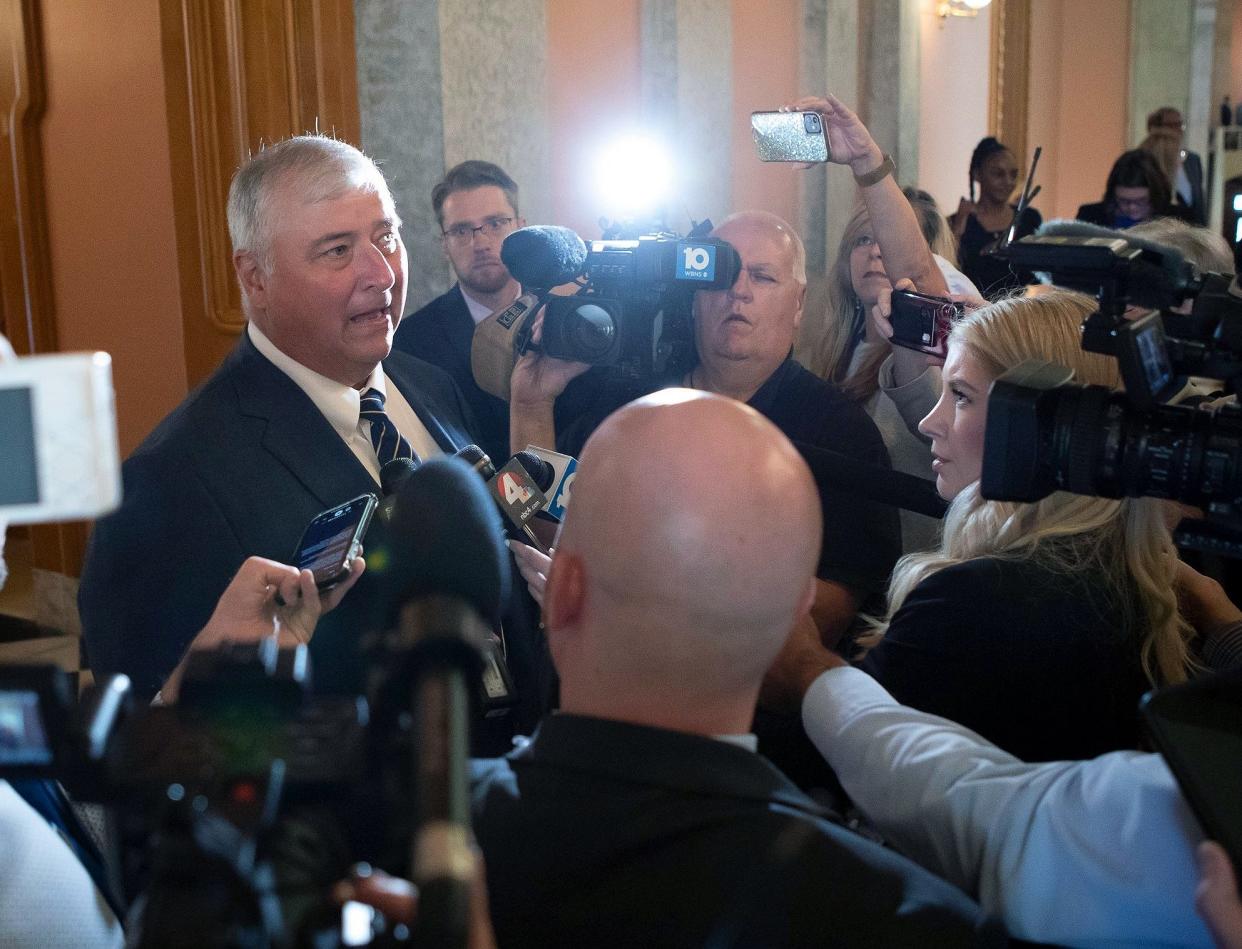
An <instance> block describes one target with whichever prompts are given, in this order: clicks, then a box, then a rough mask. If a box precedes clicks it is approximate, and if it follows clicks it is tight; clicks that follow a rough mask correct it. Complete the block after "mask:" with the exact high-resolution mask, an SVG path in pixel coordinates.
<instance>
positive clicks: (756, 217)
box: [713, 211, 806, 287]
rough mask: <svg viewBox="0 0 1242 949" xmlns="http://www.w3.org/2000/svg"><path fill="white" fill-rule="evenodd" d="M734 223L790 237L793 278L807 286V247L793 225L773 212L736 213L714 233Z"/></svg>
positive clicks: (724, 221) (716, 228)
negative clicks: (773, 231)
mask: <svg viewBox="0 0 1242 949" xmlns="http://www.w3.org/2000/svg"><path fill="white" fill-rule="evenodd" d="M734 222H744V223H745V222H751V223H755V224H764V225H767V226H768V227H770V228H772V229H773V230H775V231H780V232H782V233H784V234H787V235H788V236H789V240H790V242H791V243H792V244H793V276H794V280H796V281H797V282H798V283H800V284H802V285H803V286H804V287H805V286H806V245H804V244H803V243H802V238H801V237H799V236H798V232H797V231H796V230H794V227H793V225H792V224H790V223H789V222H788V221H786V220H785V219H784V218H783V217H781V216H780V215H778V214H773V213H772V212H771V211H735V212H734V213H733V214H730V215H729V216H728V217H727V218H725V219H724V220H723V221H721V222H720V223H719V224H717V225H716V227H715V229H714V231H713V233H715V231H719V230H720V229H721V228H722V227H724V226H725V225H726V224H732V223H734Z"/></svg>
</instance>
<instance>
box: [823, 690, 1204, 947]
mask: <svg viewBox="0 0 1242 949" xmlns="http://www.w3.org/2000/svg"><path fill="white" fill-rule="evenodd" d="M802 719H803V723H804V724H805V726H806V730H807V734H808V735H810V737H811V740H812V741H813V742H814V743H815V745H816V747H817V748H819V750H820V753H821V754H823V756H824V757H825V758H826V759H827V760H828V763H829V764H830V765H831V766H832V769H833V770H834V771H835V772H836V774H837V777H838V778H840V780H841V783H842V784H843V785H844V787H845V790H846V791H847V792H848V793H849V795H850V797H851V798H852V799H853V800H854V802H855V804H857V805H858V807H859V808H860V809H861V810H862V811H863V812H864V813H865V814H866V815H867V817H868V818H869V819H870V820H872V821H873V822H874V823H875V825H876V827H877V828H878V829H879V830H880V832H881V833H882V834H884V836H885V837H886V838H888V839H889V840H890V841H891V842H892V843H893V844H894V845H895V846H896V847H897V848H898V849H900V850H901V851H903V852H904V853H906V854H907V855H908V856H910V857H911V858H913V859H914V860H915V861H917V862H918V863H920V864H922V865H923V866H925V867H927V868H928V869H929V870H931V871H932V872H934V873H937V874H939V875H940V876H942V877H944V878H945V879H947V880H949V881H950V882H951V883H954V884H956V885H957V886H960V887H961V888H962V889H964V890H965V891H966V892H967V893H970V894H972V895H974V896H975V897H976V898H977V899H978V900H979V903H980V904H981V905H982V906H983V908H984V909H986V910H988V911H989V912H992V913H995V914H996V915H997V916H999V917H1000V918H1001V919H1003V920H1004V922H1005V925H1006V926H1007V927H1008V928H1009V931H1010V933H1011V934H1012V935H1014V936H1015V937H1017V938H1020V939H1027V940H1031V941H1035V942H1050V943H1055V944H1057V945H1065V946H1085V947H1120V946H1211V945H1212V941H1211V937H1210V936H1209V934H1208V930H1207V927H1206V926H1205V925H1204V923H1203V922H1202V921H1201V920H1200V919H1199V918H1198V917H1197V916H1196V915H1195V911H1194V891H1195V886H1196V883H1197V880H1198V874H1197V869H1196V864H1195V854H1194V850H1195V847H1196V846H1197V845H1198V844H1199V842H1200V841H1201V840H1202V839H1203V832H1202V830H1201V829H1200V828H1199V825H1198V823H1197V822H1196V821H1195V819H1194V817H1193V815H1192V814H1191V812H1190V809H1189V807H1188V806H1187V804H1186V802H1185V800H1184V799H1183V798H1182V796H1181V793H1180V792H1179V791H1178V788H1177V783H1176V782H1175V781H1174V779H1173V776H1172V775H1171V774H1170V772H1169V770H1168V768H1167V767H1165V764H1164V760H1163V759H1162V758H1161V757H1160V756H1159V755H1154V754H1142V753H1139V752H1133V751H1118V752H1113V753H1112V754H1107V755H1103V756H1101V757H1099V758H1095V759H1093V760H1090V761H1054V762H1047V763H1043V764H1026V763H1023V762H1021V761H1019V760H1018V759H1016V758H1014V757H1013V756H1011V755H1009V754H1007V753H1006V752H1004V751H1001V750H1000V749H999V748H997V747H995V746H994V745H991V744H989V743H988V742H987V741H985V740H984V739H983V738H981V737H979V736H978V735H976V734H975V733H974V732H972V731H970V730H969V729H966V728H963V727H962V726H961V725H956V724H954V723H953V722H949V721H946V720H945V719H943V718H938V717H936V716H935V715H928V714H925V713H923V712H918V711H915V710H914V709H911V708H907V707H905V706H903V705H900V704H899V703H898V702H897V701H896V699H894V698H893V697H892V696H891V695H889V694H888V693H887V692H886V691H885V690H884V688H883V687H882V686H881V685H880V684H879V683H878V682H876V681H875V680H874V679H872V678H871V677H870V676H868V675H867V674H866V673H865V672H862V671H860V670H858V669H851V668H843V669H833V670H831V671H829V672H825V673H824V674H823V675H821V676H820V677H819V678H818V679H816V680H815V682H814V684H813V685H812V686H811V688H810V689H809V690H807V693H806V696H805V697H804V698H803V701H802Z"/></svg>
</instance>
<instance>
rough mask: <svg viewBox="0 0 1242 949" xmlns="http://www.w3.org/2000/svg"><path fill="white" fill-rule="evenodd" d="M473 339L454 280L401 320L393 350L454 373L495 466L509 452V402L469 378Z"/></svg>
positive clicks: (466, 310)
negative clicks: (421, 306)
mask: <svg viewBox="0 0 1242 949" xmlns="http://www.w3.org/2000/svg"><path fill="white" fill-rule="evenodd" d="M473 340H474V319H473V318H472V317H471V316H470V310H469V308H468V307H467V306H466V298H465V297H464V296H462V292H461V287H460V286H459V285H458V284H454V285H453V287H452V289H450V290H449V291H448V292H447V293H444V294H441V295H440V296H438V297H436V298H435V299H434V300H432V301H431V302H430V303H428V304H427V305H426V306H425V307H423V308H422V309H421V310H417V311H415V312H414V313H411V314H410V315H409V316H407V317H406V318H405V319H403V320H402V321H401V324H400V325H399V326H398V327H397V335H396V336H394V337H393V341H392V345H393V349H396V350H400V351H401V352H405V353H409V354H410V355H411V356H416V357H418V358H419V359H424V360H426V361H427V362H429V363H432V364H433V365H436V366H439V367H440V368H441V369H443V370H444V371H445V372H447V373H448V374H449V375H450V376H452V377H453V381H454V382H456V383H457V385H458V387H460V389H461V391H462V394H463V395H464V396H465V397H466V402H467V403H468V404H469V406H470V410H471V411H472V412H473V413H474V418H475V422H476V423H477V425H476V431H475V434H476V435H477V436H478V439H479V446H480V447H481V448H482V449H483V450H484V451H485V452H487V453H488V455H489V456H491V458H492V459H493V460H495V461H496V463H497V465H499V464H500V461H501V459H504V458H508V457H509V454H510V453H509V451H508V447H509V403H508V402H506V401H504V400H503V399H498V398H496V397H495V396H494V395H491V394H490V393H487V392H484V391H483V390H482V389H480V388H479V386H478V383H476V382H475V381H474V371H473V370H472V369H471V368H470V345H471V343H472V341H473ZM522 447H525V446H522Z"/></svg>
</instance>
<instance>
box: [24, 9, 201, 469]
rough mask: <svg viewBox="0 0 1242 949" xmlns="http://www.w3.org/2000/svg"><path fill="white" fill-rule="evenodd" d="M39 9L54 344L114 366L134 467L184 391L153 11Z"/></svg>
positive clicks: (125, 444) (125, 445) (124, 440)
mask: <svg viewBox="0 0 1242 949" xmlns="http://www.w3.org/2000/svg"><path fill="white" fill-rule="evenodd" d="M41 6H42V12H43V38H44V48H45V51H46V56H47V91H48V110H47V117H46V121H45V123H44V126H43V150H44V163H45V169H46V177H47V203H48V231H49V239H50V243H51V254H52V276H53V286H54V293H55V304H56V323H57V332H58V333H59V339H60V347H61V349H62V350H78V349H103V350H107V351H108V352H110V353H111V354H112V359H113V371H114V374H115V385H116V391H117V415H118V422H119V428H120V440H121V451H122V453H123V454H128V453H129V452H130V451H131V450H132V449H133V448H134V447H135V446H136V445H137V443H138V442H139V441H140V440H141V439H142V438H143V437H144V436H145V435H146V434H147V432H149V431H150V430H151V429H152V428H153V427H154V426H155V424H156V423H157V422H159V420H160V419H161V418H162V417H163V416H164V415H166V414H167V413H168V411H169V410H170V409H172V408H173V406H175V405H176V404H177V403H178V402H179V401H180V400H181V399H182V398H183V397H184V395H185V392H186V373H185V365H184V357H183V345H182V334H181V305H180V300H179V297H178V292H179V291H178V278H177V260H176V251H177V248H176V240H175V238H174V234H173V210H172V185H171V179H170V171H169V160H168V129H167V121H166V117H165V109H164V74H163V66H162V63H161V58H160V19H159V3H158V0H127V2H125V3H123V4H112V3H99V2H97V0H57V2H55V3H44V4H42V5H41Z"/></svg>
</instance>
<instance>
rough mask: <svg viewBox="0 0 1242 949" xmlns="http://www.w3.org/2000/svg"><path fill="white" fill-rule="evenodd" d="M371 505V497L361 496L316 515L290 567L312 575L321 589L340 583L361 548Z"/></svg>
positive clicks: (373, 507) (373, 497)
mask: <svg viewBox="0 0 1242 949" xmlns="http://www.w3.org/2000/svg"><path fill="white" fill-rule="evenodd" d="M375 504H376V499H375V495H374V494H363V495H361V496H359V497H356V498H354V499H353V500H352V501H349V502H347V503H345V504H342V505H340V506H339V507H334V508H332V509H331V510H329V511H324V512H323V513H322V514H320V515H319V516H317V517H316V518H315V519H314V520H313V521H311V522H310V524H308V525H307V527H306V531H305V533H303V534H302V540H301V542H299V544H298V549H297V552H296V553H295V554H294V555H293V565H294V566H295V567H297V568H298V569H299V570H309V571H310V572H311V573H313V574H314V575H315V585H316V586H318V587H319V589H321V590H324V589H327V588H328V587H330V586H333V585H335V584H337V583H340V582H341V581H342V580H343V579H345V577H346V576H347V575H348V574H349V562H350V561H351V560H352V559H353V558H354V557H355V556H357V554H358V551H359V549H360V548H361V546H362V536H363V534H365V533H366V529H367V525H368V524H370V523H371V512H372V511H374V509H375Z"/></svg>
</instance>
